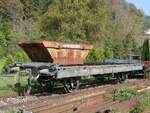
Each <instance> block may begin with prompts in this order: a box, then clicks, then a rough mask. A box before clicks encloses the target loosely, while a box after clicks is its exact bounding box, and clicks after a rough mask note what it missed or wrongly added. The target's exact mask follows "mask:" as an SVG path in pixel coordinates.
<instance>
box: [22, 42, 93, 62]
mask: <svg viewBox="0 0 150 113" xmlns="http://www.w3.org/2000/svg"><path fill="white" fill-rule="evenodd" d="M19 46H20V47H21V48H23V50H24V51H25V52H26V53H27V55H28V56H29V57H30V58H31V60H32V61H36V62H51V63H54V64H67V65H68V64H83V63H84V59H85V57H86V56H87V54H88V53H89V51H90V50H91V49H92V48H93V46H92V45H86V44H64V43H58V42H49V41H41V42H21V43H19Z"/></svg>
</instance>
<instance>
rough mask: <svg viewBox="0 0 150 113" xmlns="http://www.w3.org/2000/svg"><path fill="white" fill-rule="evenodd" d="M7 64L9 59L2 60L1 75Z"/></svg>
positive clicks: (0, 62)
mask: <svg viewBox="0 0 150 113" xmlns="http://www.w3.org/2000/svg"><path fill="white" fill-rule="evenodd" d="M6 62H7V58H5V57H4V58H2V59H0V74H2V72H3V70H4V67H5V65H6Z"/></svg>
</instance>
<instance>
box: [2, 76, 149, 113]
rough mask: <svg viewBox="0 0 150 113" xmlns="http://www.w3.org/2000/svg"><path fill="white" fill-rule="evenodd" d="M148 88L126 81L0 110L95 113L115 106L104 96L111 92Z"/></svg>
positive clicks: (16, 104) (3, 107) (43, 97)
mask: <svg viewBox="0 0 150 113" xmlns="http://www.w3.org/2000/svg"><path fill="white" fill-rule="evenodd" d="M149 86H150V82H149V81H148V80H142V79H140V80H128V81H126V82H125V83H123V84H113V85H112V84H108V85H102V86H97V87H93V88H88V89H81V90H78V91H76V92H73V93H70V94H61V95H54V96H46V97H45V96H41V97H37V98H38V99H33V100H32V101H26V102H25V101H21V102H18V103H9V104H5V105H2V106H0V109H1V110H6V109H9V108H12V107H13V108H14V107H16V108H19V109H23V110H25V111H30V112H34V113H83V111H84V113H88V111H91V112H90V113H96V111H99V110H97V108H99V109H103V110H104V108H105V106H108V105H113V104H116V103H114V102H113V101H112V100H111V99H108V98H105V95H107V94H110V93H111V92H112V91H113V90H115V89H120V88H134V89H138V90H141V89H144V88H147V87H149ZM23 98H24V97H23ZM100 106H101V107H100Z"/></svg>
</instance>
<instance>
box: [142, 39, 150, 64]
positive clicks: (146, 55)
mask: <svg viewBox="0 0 150 113" xmlns="http://www.w3.org/2000/svg"><path fill="white" fill-rule="evenodd" d="M149 48H150V46H149V40H145V41H144V43H143V47H142V53H141V54H142V55H141V58H142V60H145V61H149V60H150V50H149Z"/></svg>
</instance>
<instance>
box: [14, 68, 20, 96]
mask: <svg viewBox="0 0 150 113" xmlns="http://www.w3.org/2000/svg"><path fill="white" fill-rule="evenodd" d="M16 71H17V73H16V75H15V88H16V89H17V92H18V95H19V96H20V93H21V92H20V86H21V84H20V67H18V68H17V69H16Z"/></svg>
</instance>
